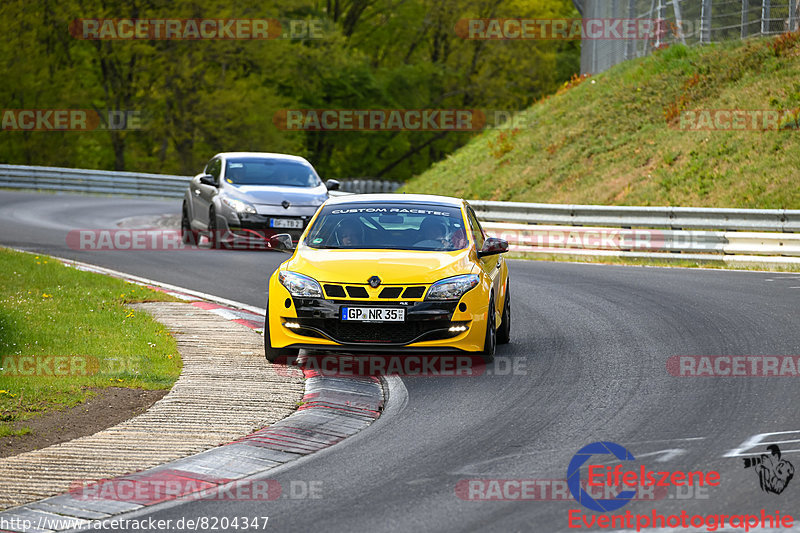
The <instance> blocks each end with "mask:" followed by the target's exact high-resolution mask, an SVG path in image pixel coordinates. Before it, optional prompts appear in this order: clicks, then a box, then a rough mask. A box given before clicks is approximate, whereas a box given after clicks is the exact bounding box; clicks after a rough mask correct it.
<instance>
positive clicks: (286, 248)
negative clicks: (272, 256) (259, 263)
mask: <svg viewBox="0 0 800 533" xmlns="http://www.w3.org/2000/svg"><path fill="white" fill-rule="evenodd" d="M269 247H270V248H272V249H274V250H280V251H281V252H291V251H292V250H294V242H292V236H291V235H289V234H288V233H278V234H277V235H273V236H272V237H270V238H269Z"/></svg>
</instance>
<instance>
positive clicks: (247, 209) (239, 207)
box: [222, 198, 256, 214]
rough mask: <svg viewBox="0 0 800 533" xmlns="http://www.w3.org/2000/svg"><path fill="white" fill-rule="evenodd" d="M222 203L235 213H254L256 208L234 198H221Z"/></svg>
mask: <svg viewBox="0 0 800 533" xmlns="http://www.w3.org/2000/svg"><path fill="white" fill-rule="evenodd" d="M222 203H223V204H225V205H227V206H228V207H230V208H231V209H233V210H234V211H236V212H237V213H252V214H255V213H256V208H255V207H253V206H252V205H250V204H248V203H247V202H243V201H241V200H237V199H236V198H223V199H222Z"/></svg>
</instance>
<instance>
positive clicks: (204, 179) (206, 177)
mask: <svg viewBox="0 0 800 533" xmlns="http://www.w3.org/2000/svg"><path fill="white" fill-rule="evenodd" d="M200 183H202V184H203V185H210V186H212V187H216V186H217V182H216V181H215V180H214V176H212V175H211V174H203V175H202V176H200Z"/></svg>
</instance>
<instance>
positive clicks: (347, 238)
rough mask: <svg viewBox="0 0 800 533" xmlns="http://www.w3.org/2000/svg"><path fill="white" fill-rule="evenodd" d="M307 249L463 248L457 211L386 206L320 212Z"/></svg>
mask: <svg viewBox="0 0 800 533" xmlns="http://www.w3.org/2000/svg"><path fill="white" fill-rule="evenodd" d="M305 244H306V245H307V246H310V247H311V248H362V249H363V248H372V249H385V250H440V251H451V250H461V249H462V248H465V247H466V246H467V234H466V232H465V231H464V217H463V216H462V215H461V210H460V209H459V208H457V207H450V206H442V205H428V204H409V203H403V204H399V203H386V204H364V203H353V204H337V205H329V206H326V207H325V208H323V210H322V212H321V213H320V214H319V216H318V217H317V219H316V221H315V222H314V225H313V226H312V227H311V230H310V231H309V233H308V237H306V240H305Z"/></svg>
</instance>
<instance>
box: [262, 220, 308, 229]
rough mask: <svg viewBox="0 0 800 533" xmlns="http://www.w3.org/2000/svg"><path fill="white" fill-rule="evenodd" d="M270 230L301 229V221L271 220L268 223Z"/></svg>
mask: <svg viewBox="0 0 800 533" xmlns="http://www.w3.org/2000/svg"><path fill="white" fill-rule="evenodd" d="M269 227H270V228H289V229H302V228H303V221H302V220H297V219H295V218H271V219H270V221H269Z"/></svg>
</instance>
